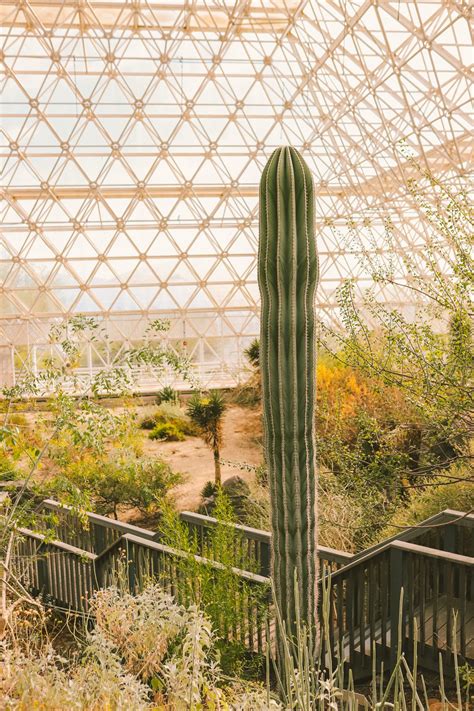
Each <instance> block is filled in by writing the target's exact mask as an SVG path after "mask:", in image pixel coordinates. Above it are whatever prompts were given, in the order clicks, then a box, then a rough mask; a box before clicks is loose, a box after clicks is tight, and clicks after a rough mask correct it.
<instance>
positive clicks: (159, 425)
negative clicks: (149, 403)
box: [140, 402, 199, 442]
mask: <svg viewBox="0 0 474 711" xmlns="http://www.w3.org/2000/svg"><path fill="white" fill-rule="evenodd" d="M140 428H141V429H142V430H149V431H151V433H150V439H161V440H168V441H171V442H182V441H183V440H184V439H185V438H186V437H195V436H197V435H198V434H199V432H198V428H197V427H196V425H194V424H193V423H192V422H191V420H190V419H189V417H187V416H186V415H185V414H184V412H183V410H181V409H180V408H179V407H178V406H176V405H174V404H172V403H170V402H166V403H163V404H162V405H160V407H159V408H158V409H157V410H156V412H154V413H153V414H152V415H146V416H145V417H144V418H143V419H142V420H141V421H140Z"/></svg>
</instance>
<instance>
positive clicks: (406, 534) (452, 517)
mask: <svg viewBox="0 0 474 711" xmlns="http://www.w3.org/2000/svg"><path fill="white" fill-rule="evenodd" d="M443 520H444V521H445V522H446V524H449V523H452V522H453V521H454V522H457V520H459V523H461V522H462V521H465V522H466V523H465V525H466V524H467V523H468V522H469V525H471V524H472V525H474V514H465V513H464V512H463V511H455V510H454V509H444V511H440V512H439V513H437V514H433V516H430V517H429V518H427V519H425V520H424V521H420V522H419V523H416V524H413V526H410V527H407V528H406V529H404V530H402V531H400V532H399V533H394V534H393V536H389V538H384V539H383V540H382V541H379V542H378V543H374V544H373V545H372V546H369V548H365V549H364V550H363V551H359V552H358V553H355V554H354V560H357V559H360V558H364V557H365V556H366V555H367V553H371V552H372V551H377V550H379V549H381V548H382V547H383V546H385V545H386V544H387V543H392V542H393V541H406V542H409V541H411V540H413V539H414V538H417V537H418V536H420V535H422V533H423V529H428V528H430V526H433V525H436V524H437V523H441V522H442V521H443Z"/></svg>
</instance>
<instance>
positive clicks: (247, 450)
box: [144, 406, 262, 511]
mask: <svg viewBox="0 0 474 711" xmlns="http://www.w3.org/2000/svg"><path fill="white" fill-rule="evenodd" d="M260 430H261V426H260V415H259V413H258V412H256V411H254V410H249V409H244V408H241V407H237V406H231V407H229V409H228V410H227V412H226V413H225V416H224V423H223V431H224V435H223V447H222V452H221V459H222V460H228V461H229V462H236V463H247V464H254V465H258V464H260V463H261V461H262V449H261V446H260V445H259V443H258V441H256V439H257V437H258V435H259V433H260ZM144 452H145V453H146V454H156V455H157V456H159V457H162V458H163V459H164V460H165V461H167V462H168V463H169V464H170V466H171V467H172V468H173V469H174V470H175V471H178V472H181V473H182V474H183V475H184V476H185V482H184V483H183V484H181V485H180V486H178V487H176V489H175V490H174V492H173V493H174V498H175V500H176V505H177V507H178V509H179V510H181V511H183V510H186V509H195V508H196V507H197V506H198V505H199V500H200V493H201V490H202V488H203V486H204V484H205V483H206V482H207V481H213V480H214V461H213V458H212V452H211V450H210V449H209V448H208V447H207V446H206V445H205V444H204V442H203V441H202V440H201V439H199V437H188V438H187V439H186V440H185V441H184V442H154V441H152V440H150V439H148V437H147V436H146V434H145V438H144ZM236 474H238V475H239V476H241V477H242V478H243V479H245V480H247V481H250V480H252V478H253V477H254V474H253V472H249V471H245V470H239V469H238V468H236V467H234V466H229V465H223V466H222V480H223V481H225V479H227V478H229V477H231V476H235V475H236Z"/></svg>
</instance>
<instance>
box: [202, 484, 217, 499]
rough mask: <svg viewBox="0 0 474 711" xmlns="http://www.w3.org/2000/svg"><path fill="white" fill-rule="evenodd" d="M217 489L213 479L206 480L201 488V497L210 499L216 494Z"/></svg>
mask: <svg viewBox="0 0 474 711" xmlns="http://www.w3.org/2000/svg"><path fill="white" fill-rule="evenodd" d="M217 491H218V489H217V487H216V485H215V484H214V482H213V481H206V483H205V484H204V486H203V487H202V490H201V499H208V498H209V497H211V496H215V495H216V494H217Z"/></svg>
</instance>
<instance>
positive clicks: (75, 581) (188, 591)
mask: <svg viewBox="0 0 474 711" xmlns="http://www.w3.org/2000/svg"><path fill="white" fill-rule="evenodd" d="M183 563H186V564H185V565H183ZM14 564H15V574H16V575H17V576H18V577H19V579H20V581H21V582H22V584H23V585H24V586H25V587H27V588H28V589H29V590H31V591H32V592H33V593H35V594H41V595H42V596H43V598H44V599H45V601H46V602H47V603H48V602H49V603H52V604H54V605H55V606H56V607H61V608H65V609H69V610H74V611H78V612H82V613H88V612H89V610H90V600H91V598H92V596H93V595H94V593H95V592H96V591H97V590H100V589H103V588H106V587H108V586H110V585H119V586H121V587H123V588H124V589H126V590H128V591H129V592H131V593H137V592H138V591H140V590H142V589H143V588H144V587H145V586H146V584H147V583H149V582H150V581H152V580H157V581H159V583H160V585H161V586H162V588H163V589H164V590H165V591H167V592H169V593H170V594H172V595H173V596H174V597H175V598H176V600H177V601H178V602H180V603H182V604H190V603H191V602H192V601H193V591H195V589H196V586H197V585H198V584H199V581H198V576H196V575H194V574H193V573H195V571H196V568H195V567H194V568H193V567H192V565H193V564H194V565H195V566H204V568H205V569H207V570H208V572H210V573H211V580H214V581H215V584H216V588H217V584H218V576H219V575H222V574H223V573H224V572H225V570H226V569H225V566H223V565H222V564H221V563H219V562H217V561H213V560H207V559H205V558H203V557H201V556H197V555H191V554H188V553H184V552H182V551H179V550H176V549H174V548H171V547H169V546H165V545H163V544H161V543H157V542H155V541H152V540H147V539H145V538H142V537H141V536H137V535H134V534H131V533H126V534H124V535H122V536H121V537H120V538H119V539H117V540H115V541H114V542H113V543H112V544H111V545H110V546H109V547H108V548H106V549H105V550H103V551H102V552H101V553H99V554H96V553H92V552H90V551H86V550H83V549H80V548H77V547H76V546H72V545H70V544H67V543H64V542H62V541H58V540H49V539H47V538H46V537H45V536H44V535H42V534H38V533H36V532H34V531H31V530H30V529H27V528H21V529H19V530H18V535H17V537H16V539H15V552H14ZM231 571H232V576H231V577H232V581H231V584H230V587H229V588H227V589H226V595H228V596H233V597H234V600H235V609H236V611H238V613H239V614H238V615H235V616H233V617H232V621H231V624H230V625H229V624H228V620H227V618H226V617H225V616H224V615H222V619H221V620H220V625H219V632H220V634H221V635H223V636H225V637H227V638H229V639H233V640H235V641H240V642H242V643H244V644H245V645H246V646H247V647H248V648H249V649H250V650H253V651H260V652H262V651H263V650H264V647H265V644H266V638H267V617H268V611H269V608H270V603H269V600H270V580H269V578H265V577H263V576H261V575H257V574H254V573H250V572H247V571H243V570H239V569H237V568H231ZM228 579H229V578H228V577H227V578H226V580H228ZM221 594H222V591H221ZM217 616H218V617H219V615H217Z"/></svg>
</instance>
